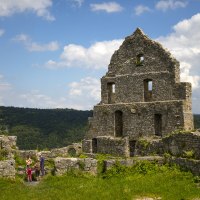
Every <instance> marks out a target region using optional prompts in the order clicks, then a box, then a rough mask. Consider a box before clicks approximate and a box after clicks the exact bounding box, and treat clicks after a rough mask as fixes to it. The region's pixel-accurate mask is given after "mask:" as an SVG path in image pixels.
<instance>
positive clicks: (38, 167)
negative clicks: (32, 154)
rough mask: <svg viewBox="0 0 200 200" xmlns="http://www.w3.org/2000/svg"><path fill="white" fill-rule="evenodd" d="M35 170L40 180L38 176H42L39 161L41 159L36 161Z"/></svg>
mask: <svg viewBox="0 0 200 200" xmlns="http://www.w3.org/2000/svg"><path fill="white" fill-rule="evenodd" d="M34 170H35V176H36V180H38V177H39V176H40V162H39V160H38V161H37V162H36V163H35V165H34Z"/></svg>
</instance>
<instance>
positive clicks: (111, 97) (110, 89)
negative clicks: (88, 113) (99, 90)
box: [107, 83, 115, 103]
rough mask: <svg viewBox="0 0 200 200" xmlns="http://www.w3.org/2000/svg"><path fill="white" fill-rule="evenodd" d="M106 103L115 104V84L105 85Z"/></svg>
mask: <svg viewBox="0 0 200 200" xmlns="http://www.w3.org/2000/svg"><path fill="white" fill-rule="evenodd" d="M107 90H108V103H115V83H108V84H107Z"/></svg>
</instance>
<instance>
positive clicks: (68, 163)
mask: <svg viewBox="0 0 200 200" xmlns="http://www.w3.org/2000/svg"><path fill="white" fill-rule="evenodd" d="M54 162H55V170H56V172H55V173H56V174H57V175H62V174H64V173H66V172H68V171H70V170H74V169H78V170H82V171H84V172H89V173H92V174H96V173H97V160H96V159H92V158H61V157H57V158H55V159H54Z"/></svg>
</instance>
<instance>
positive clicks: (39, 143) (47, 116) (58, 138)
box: [0, 107, 200, 149]
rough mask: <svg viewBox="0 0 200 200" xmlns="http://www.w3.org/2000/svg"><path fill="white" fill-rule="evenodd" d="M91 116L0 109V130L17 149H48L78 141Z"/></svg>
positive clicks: (198, 124) (199, 124) (199, 120)
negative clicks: (9, 137) (13, 137)
mask: <svg viewBox="0 0 200 200" xmlns="http://www.w3.org/2000/svg"><path fill="white" fill-rule="evenodd" d="M91 116H92V111H79V110H73V109H33V108H15V107H0V129H1V132H2V134H9V135H16V136H17V145H18V147H19V148H20V149H46V148H47V149H50V148H56V147H63V146H67V145H69V144H72V143H74V142H80V141H81V140H82V139H83V138H84V135H85V133H86V130H87V122H88V117H91ZM194 125H195V128H200V115H194ZM0 134H1V133H0Z"/></svg>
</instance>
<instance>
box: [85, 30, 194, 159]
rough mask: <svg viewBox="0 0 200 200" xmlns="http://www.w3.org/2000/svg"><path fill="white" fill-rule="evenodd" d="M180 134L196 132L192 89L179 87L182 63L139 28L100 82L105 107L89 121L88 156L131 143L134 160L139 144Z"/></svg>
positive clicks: (185, 85) (100, 106)
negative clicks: (154, 138)
mask: <svg viewBox="0 0 200 200" xmlns="http://www.w3.org/2000/svg"><path fill="white" fill-rule="evenodd" d="M177 129H181V130H192V129H193V115H192V111H191V84H190V83H187V82H180V68H179V62H178V61H177V60H176V59H175V58H173V57H172V55H171V54H170V53H169V52H168V51H166V50H165V49H164V48H163V47H162V46H161V45H160V44H159V43H157V42H155V41H153V40H151V39H149V38H148V37H147V36H146V35H145V34H144V33H143V32H142V31H141V29H139V28H138V29H136V31H135V32H134V33H133V34H132V35H130V36H128V37H126V38H125V40H124V42H123V43H122V45H121V46H120V48H119V49H118V50H117V51H115V53H114V54H113V56H112V57H111V61H110V64H109V66H108V72H107V73H106V75H105V76H103V77H102V79H101V102H100V103H99V104H97V105H96V106H94V110H93V117H92V118H90V119H89V130H88V133H87V135H86V138H85V140H84V141H83V150H85V152H86V153H91V152H93V153H100V152H104V151H105V149H106V147H108V148H109V147H110V146H115V148H116V146H117V143H119V140H120V139H121V140H123V138H125V137H127V138H128V140H129V144H128V148H129V151H130V154H133V151H134V150H133V149H134V146H135V142H136V141H137V140H138V139H139V138H141V137H153V136H156V137H164V136H166V135H167V134H169V133H171V132H172V131H174V130H177ZM101 136H105V137H104V141H105V142H104V145H103V144H102V143H103V141H102V140H103V139H102V138H99V137H101ZM106 137H108V138H110V137H113V140H115V139H116V145H109V144H108V143H107V141H108V138H106ZM117 138H119V139H117ZM113 140H112V142H113ZM100 141H101V143H100ZM120 145H121V143H120ZM120 145H119V148H118V149H120V151H121V149H122V148H121V147H120ZM124 148H125V147H124ZM112 151H113V150H112ZM112 151H110V152H111V153H112ZM107 153H108V152H107ZM115 154H120V153H116V151H115ZM126 155H127V153H125V154H124V156H126Z"/></svg>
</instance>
